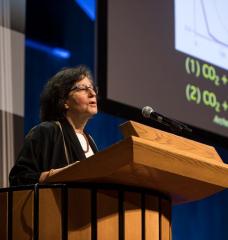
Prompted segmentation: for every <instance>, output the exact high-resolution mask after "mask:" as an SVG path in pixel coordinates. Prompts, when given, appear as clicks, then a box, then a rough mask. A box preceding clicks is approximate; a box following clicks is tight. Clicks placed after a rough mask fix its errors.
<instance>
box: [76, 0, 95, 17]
mask: <svg viewBox="0 0 228 240" xmlns="http://www.w3.org/2000/svg"><path fill="white" fill-rule="evenodd" d="M75 1H76V3H77V4H78V5H79V6H80V7H81V8H82V9H83V10H84V12H85V13H86V14H87V15H88V17H89V18H90V19H91V20H92V21H94V20H95V19H96V0H75Z"/></svg>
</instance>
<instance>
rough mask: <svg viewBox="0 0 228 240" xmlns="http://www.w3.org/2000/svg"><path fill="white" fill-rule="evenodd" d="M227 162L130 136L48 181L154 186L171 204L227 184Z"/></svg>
mask: <svg viewBox="0 0 228 240" xmlns="http://www.w3.org/2000/svg"><path fill="white" fill-rule="evenodd" d="M227 175H228V165H226V164H224V163H221V162H213V163H211V162H209V161H204V158H203V156H200V155H199V156H196V155H191V154H189V153H188V152H185V153H183V152H182V151H179V150H177V149H175V148H172V147H169V146H168V144H164V145H161V144H158V143H156V142H154V141H150V140H147V139H142V138H138V137H129V138H127V139H125V140H123V141H120V142H119V143H117V144H114V145H112V146H111V147H110V148H107V149H106V150H104V151H103V152H99V153H97V154H96V155H94V156H92V157H90V158H88V159H87V160H86V161H81V162H79V163H77V164H72V165H70V166H69V167H68V168H66V169H64V170H62V171H61V172H59V173H57V174H55V175H53V176H51V177H50V178H49V179H48V180H49V181H50V182H68V181H70V182H72V181H76V182H77V181H88V182H105V183H118V184H124V185H131V186H138V187H146V188H150V189H155V190H158V191H160V192H163V193H165V194H167V195H169V196H170V197H171V198H172V201H173V204H180V203H184V202H190V201H195V200H199V199H202V198H205V197H208V196H210V195H212V194H214V193H217V192H219V191H222V190H223V189H226V188H227V187H228V178H227Z"/></svg>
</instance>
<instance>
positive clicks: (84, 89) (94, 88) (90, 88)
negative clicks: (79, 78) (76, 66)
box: [70, 84, 98, 95]
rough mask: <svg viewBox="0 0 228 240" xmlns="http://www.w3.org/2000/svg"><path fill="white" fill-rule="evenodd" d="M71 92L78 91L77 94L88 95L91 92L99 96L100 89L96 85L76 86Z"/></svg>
mask: <svg viewBox="0 0 228 240" xmlns="http://www.w3.org/2000/svg"><path fill="white" fill-rule="evenodd" d="M70 91H77V92H84V93H88V92H89V91H93V92H95V94H96V95H97V94H98V87H97V86H96V85H91V86H87V85H84V84H81V85H76V86H74V87H73V88H72V89H71V90H70Z"/></svg>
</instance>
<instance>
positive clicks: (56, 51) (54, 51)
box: [25, 39, 71, 59]
mask: <svg viewBox="0 0 228 240" xmlns="http://www.w3.org/2000/svg"><path fill="white" fill-rule="evenodd" d="M25 44H26V47H30V48H33V49H36V50H39V51H42V52H46V53H48V54H51V55H53V56H55V57H59V58H65V59H67V58H70V56H71V53H70V51H68V50H66V49H62V48H56V47H51V46H48V45H45V44H43V43H40V42H37V41H34V40H31V39H26V41H25Z"/></svg>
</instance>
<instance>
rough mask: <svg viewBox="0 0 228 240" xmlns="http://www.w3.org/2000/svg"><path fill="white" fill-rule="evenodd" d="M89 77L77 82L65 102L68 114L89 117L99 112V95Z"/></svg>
mask: <svg viewBox="0 0 228 240" xmlns="http://www.w3.org/2000/svg"><path fill="white" fill-rule="evenodd" d="M93 89H94V87H93V83H92V82H91V80H90V79H89V78H87V77H85V78H83V79H82V80H81V81H79V82H76V83H75V84H74V85H73V87H72V90H71V91H70V93H69V95H68V98H67V100H66V102H65V108H66V109H67V115H68V116H69V115H71V116H75V117H79V118H85V119H89V118H90V117H92V116H93V115H95V114H96V113H97V95H96V92H95V91H94V90H93Z"/></svg>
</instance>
